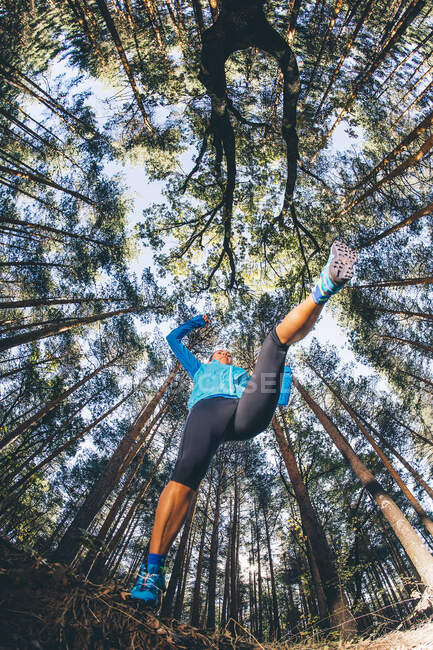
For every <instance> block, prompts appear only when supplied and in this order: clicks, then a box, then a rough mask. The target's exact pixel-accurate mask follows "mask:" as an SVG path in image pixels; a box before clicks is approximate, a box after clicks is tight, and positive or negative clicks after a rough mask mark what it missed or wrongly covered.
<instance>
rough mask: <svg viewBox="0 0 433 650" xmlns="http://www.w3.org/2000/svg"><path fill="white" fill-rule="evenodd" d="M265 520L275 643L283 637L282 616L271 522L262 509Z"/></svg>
mask: <svg viewBox="0 0 433 650" xmlns="http://www.w3.org/2000/svg"><path fill="white" fill-rule="evenodd" d="M262 512H263V519H264V522H265V533H266V543H267V546H268V557H269V572H270V574H271V591H272V620H273V624H272V631H273V637H272V640H273V641H278V640H279V639H280V637H281V627H280V614H279V611H278V600H277V588H276V584H275V574H274V562H273V560H272V547H271V537H270V534H269V522H268V518H267V516H266V508H264V507H263V508H262Z"/></svg>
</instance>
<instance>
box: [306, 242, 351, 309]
mask: <svg viewBox="0 0 433 650" xmlns="http://www.w3.org/2000/svg"><path fill="white" fill-rule="evenodd" d="M356 258H357V255H356V252H355V251H354V250H352V248H349V246H346V244H343V242H341V241H338V240H335V241H334V243H333V244H332V246H331V252H330V254H329V258H328V262H327V264H326V266H325V268H324V269H323V271H322V272H321V274H320V278H319V281H318V283H317V284H316V286H315V287H314V289H313V300H314V302H315V303H316V304H317V305H318V304H321V303H324V302H326V301H327V300H329V298H330V297H331V296H333V295H334V294H336V293H337V292H338V291H340V289H342V288H343V287H344V285H345V284H346V283H347V282H349V280H350V279H351V278H352V276H353V267H354V265H355V262H356Z"/></svg>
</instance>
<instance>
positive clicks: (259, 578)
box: [254, 501, 263, 641]
mask: <svg viewBox="0 0 433 650" xmlns="http://www.w3.org/2000/svg"><path fill="white" fill-rule="evenodd" d="M254 517H255V523H256V542H257V585H258V592H259V629H258V637H257V638H258V640H259V641H263V583H262V562H261V557H260V533H259V521H258V513H257V507H256V502H255V501H254Z"/></svg>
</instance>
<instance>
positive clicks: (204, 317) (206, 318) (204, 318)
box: [202, 314, 210, 327]
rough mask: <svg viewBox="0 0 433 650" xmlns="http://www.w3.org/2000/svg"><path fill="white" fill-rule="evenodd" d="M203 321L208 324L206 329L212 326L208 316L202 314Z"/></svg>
mask: <svg viewBox="0 0 433 650" xmlns="http://www.w3.org/2000/svg"><path fill="white" fill-rule="evenodd" d="M202 316H203V320H204V322H205V323H206V325H205V327H207V326H208V325H209V324H210V320H209V316H206V314H202Z"/></svg>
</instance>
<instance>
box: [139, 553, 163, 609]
mask: <svg viewBox="0 0 433 650" xmlns="http://www.w3.org/2000/svg"><path fill="white" fill-rule="evenodd" d="M164 593H165V578H164V574H163V573H146V567H145V565H144V564H142V565H141V568H140V572H139V574H138V579H137V582H136V584H135V587H134V588H133V590H132V591H131V598H135V599H137V600H139V601H140V602H141V603H143V604H144V605H146V606H147V607H151V608H152V609H154V610H158V609H159V607H160V605H161V602H162V597H163V595H164Z"/></svg>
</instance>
